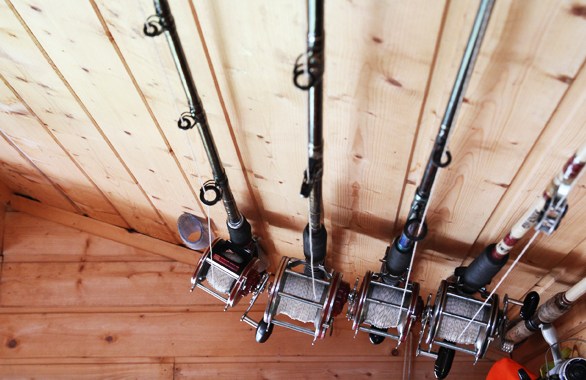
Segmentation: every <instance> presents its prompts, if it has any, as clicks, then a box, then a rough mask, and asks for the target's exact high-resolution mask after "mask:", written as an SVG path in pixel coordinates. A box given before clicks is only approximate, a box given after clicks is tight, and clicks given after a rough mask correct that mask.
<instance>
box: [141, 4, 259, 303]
mask: <svg viewBox="0 0 586 380" xmlns="http://www.w3.org/2000/svg"><path fill="white" fill-rule="evenodd" d="M154 5H155V11H156V14H155V15H153V16H150V17H149V18H148V19H147V21H146V22H145V24H144V28H143V31H144V34H145V35H147V36H149V37H155V36H158V35H160V34H162V33H165V37H166V38H167V42H168V44H169V48H170V50H171V55H172V57H173V61H174V63H175V67H176V68H177V72H178V74H179V78H180V79H181V84H182V86H183V90H184V91H185V95H186V97H187V103H188V106H189V111H188V112H184V113H183V114H181V116H180V118H179V121H178V122H177V124H178V127H179V128H180V129H183V130H189V129H192V128H193V127H196V126H197V130H198V131H199V135H200V137H201V140H202V142H203V146H204V149H205V152H206V155H207V157H208V161H209V163H210V166H211V169H212V173H213V176H214V179H213V180H209V181H207V182H205V183H204V184H203V186H202V188H201V189H200V194H199V196H200V200H201V201H202V203H204V204H205V205H207V206H212V205H214V204H216V203H217V202H219V201H220V199H221V200H222V202H223V204H224V208H225V210H226V214H227V220H226V225H227V227H228V233H229V235H230V239H229V240H223V239H216V240H215V241H214V242H213V243H211V244H210V246H209V247H208V248H207V250H206V251H205V252H204V253H203V255H202V258H201V259H200V261H199V263H198V265H197V268H196V270H195V273H194V275H193V277H192V279H191V283H192V288H191V289H192V290H193V289H194V288H195V287H198V288H200V289H202V290H204V291H205V292H206V293H208V294H210V295H212V296H213V297H215V298H217V299H219V300H220V301H222V302H223V303H224V304H225V309H227V308H229V307H232V306H234V305H236V304H237V303H238V301H239V300H240V299H241V298H242V297H244V296H246V295H247V294H249V293H253V295H254V298H256V296H257V295H258V293H260V292H261V291H262V290H263V288H264V284H266V281H267V279H268V276H269V275H268V273H267V272H266V265H265V263H264V262H262V261H261V260H260V259H259V250H260V248H259V246H258V244H257V242H256V240H255V239H254V237H253V234H252V228H251V226H250V223H248V221H247V220H246V218H245V217H244V215H242V213H241V212H240V211H239V210H238V207H237V205H236V200H235V199H234V195H233V194H232V190H231V189H230V184H229V183H228V177H227V176H226V171H225V170H224V166H223V165H222V161H221V160H220V156H219V153H218V149H217V148H216V144H215V142H214V138H213V136H212V132H211V128H210V126H209V124H208V120H207V116H206V113H205V110H204V107H203V104H202V102H201V99H200V97H199V94H198V92H197V89H196V87H195V82H194V81H193V78H192V76H191V70H190V69H189V64H188V63H187V59H186V57H185V53H184V51H183V47H182V45H181V40H180V39H179V35H178V33H177V29H176V26H175V21H174V19H173V15H172V14H171V8H170V7H169V3H168V2H167V0H155V1H154ZM194 159H195V157H194ZM210 194H212V197H211V198H208V197H209V195H210ZM206 195H207V196H206ZM179 228H180V232H182V231H181V229H182V224H181V223H179ZM181 235H184V234H181ZM182 237H183V236H182ZM184 240H185V239H184ZM187 245H188V246H189V244H187ZM206 283H207V285H208V286H206Z"/></svg>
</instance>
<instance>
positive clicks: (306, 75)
mask: <svg viewBox="0 0 586 380" xmlns="http://www.w3.org/2000/svg"><path fill="white" fill-rule="evenodd" d="M304 57H307V53H306V54H301V55H299V57H297V59H296V60H295V65H294V66H293V84H294V85H295V87H297V88H298V89H300V90H303V91H307V90H309V89H310V88H312V87H313V86H315V84H316V82H317V76H316V75H315V73H314V70H315V69H312V64H311V62H307V63H303V62H301V61H302V59H303V58H304Z"/></svg>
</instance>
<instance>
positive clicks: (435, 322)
mask: <svg viewBox="0 0 586 380" xmlns="http://www.w3.org/2000/svg"><path fill="white" fill-rule="evenodd" d="M448 297H456V298H459V299H461V300H465V301H466V302H470V303H474V304H476V305H477V307H480V305H482V303H483V302H484V301H482V300H478V299H476V298H474V297H473V296H471V295H462V294H459V293H458V290H457V285H456V283H454V282H450V281H446V280H442V282H441V284H440V287H439V289H438V291H437V294H436V297H435V300H434V304H433V305H430V301H431V294H430V295H429V297H428V298H427V303H426V305H425V310H424V312H423V315H422V320H421V332H420V336H419V344H418V345H417V351H416V354H417V355H420V354H421V355H423V356H429V357H433V358H437V356H438V353H437V352H434V351H432V348H433V345H437V346H439V347H445V348H448V349H452V350H455V351H459V352H463V353H466V354H469V355H472V356H474V358H475V361H477V360H478V359H480V358H483V357H484V355H485V354H486V350H487V349H488V346H489V345H490V342H492V340H494V336H495V335H496V333H497V330H498V329H499V326H500V325H501V324H500V321H501V315H502V312H501V311H500V310H499V298H498V295H496V294H494V295H493V296H492V297H491V300H490V301H489V302H488V303H487V304H486V306H485V307H488V308H489V312H488V319H487V321H486V322H482V321H476V320H475V321H474V322H472V323H476V324H480V325H482V327H481V329H480V332H479V335H478V337H477V338H476V342H475V343H474V344H473V348H465V347H461V343H453V342H447V341H443V340H439V339H436V335H437V333H438V331H439V329H440V326H441V324H442V321H443V317H444V315H449V316H450V317H452V318H457V319H461V320H466V321H470V320H471V319H472V318H470V317H465V316H461V315H457V314H453V313H449V312H447V311H445V307H446V302H447V300H448ZM426 330H427V331H426ZM426 332H427V333H426ZM424 336H425V344H427V349H423V348H422V345H423V337H424Z"/></svg>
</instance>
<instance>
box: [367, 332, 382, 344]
mask: <svg viewBox="0 0 586 380" xmlns="http://www.w3.org/2000/svg"><path fill="white" fill-rule="evenodd" d="M372 329H374V328H372ZM368 340H370V343H372V344H374V345H378V344H381V343H382V342H384V341H385V337H384V336H382V335H378V334H375V333H368Z"/></svg>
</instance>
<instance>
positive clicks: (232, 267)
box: [191, 239, 269, 310]
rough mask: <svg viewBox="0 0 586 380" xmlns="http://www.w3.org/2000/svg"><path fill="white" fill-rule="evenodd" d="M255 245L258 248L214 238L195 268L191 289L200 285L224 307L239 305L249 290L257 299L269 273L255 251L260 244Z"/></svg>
mask: <svg viewBox="0 0 586 380" xmlns="http://www.w3.org/2000/svg"><path fill="white" fill-rule="evenodd" d="M252 244H254V246H255V247H254V250H251V249H248V248H243V247H240V246H237V245H235V244H233V243H231V242H230V241H227V240H223V239H216V240H214V242H213V243H212V245H211V247H209V248H208V249H207V250H206V251H205V252H204V253H203V255H202V257H201V259H200V260H199V263H198V264H197V267H196V268H195V272H194V274H193V277H191V285H192V286H191V290H193V289H194V288H196V287H197V288H200V289H201V290H203V291H205V292H206V293H208V294H209V295H211V296H213V297H215V298H217V299H218V300H220V301H222V302H223V303H224V304H225V305H226V306H225V307H224V310H227V309H228V308H229V307H232V306H235V305H236V304H237V303H238V302H239V301H240V300H241V299H242V297H244V296H246V295H248V294H249V293H253V294H254V295H255V298H256V296H257V295H258V294H259V293H261V292H262V291H263V290H264V286H265V284H266V282H267V279H268V277H269V274H268V273H267V272H266V265H265V264H264V263H263V262H262V261H261V260H260V259H259V258H258V257H256V255H254V254H253V252H258V249H259V247H258V246H257V245H256V242H253V243H252ZM206 284H207V285H208V286H206Z"/></svg>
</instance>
